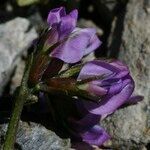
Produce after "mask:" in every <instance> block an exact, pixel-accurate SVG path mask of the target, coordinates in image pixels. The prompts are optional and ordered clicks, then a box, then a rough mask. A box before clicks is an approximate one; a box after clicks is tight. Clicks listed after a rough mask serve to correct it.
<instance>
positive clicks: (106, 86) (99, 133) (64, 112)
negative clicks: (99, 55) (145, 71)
mask: <svg viewBox="0 0 150 150" xmlns="http://www.w3.org/2000/svg"><path fill="white" fill-rule="evenodd" d="M77 16H78V11H77V10H73V11H72V12H70V13H69V14H66V11H65V8H64V7H60V8H56V9H53V10H51V11H50V12H49V15H48V18H47V22H48V29H47V30H46V31H45V32H44V33H43V34H42V36H41V37H40V39H39V40H38V41H37V47H36V52H35V59H34V63H33V66H32V70H31V72H30V78H29V81H30V83H31V85H32V86H33V85H37V84H38V83H39V87H40V90H41V91H42V94H41V92H40V95H42V99H43V97H44V96H45V95H47V97H49V101H50V104H51V107H50V108H49V109H51V110H50V112H52V116H53V121H54V122H55V123H56V124H57V126H58V127H60V128H61V129H62V130H63V131H64V132H65V133H66V134H67V135H69V136H70V137H71V138H72V140H76V141H80V142H85V143H88V144H90V145H97V146H101V145H103V143H104V142H105V141H107V140H108V139H109V138H110V136H109V135H108V133H107V132H106V131H105V130H104V129H103V128H102V127H100V125H99V124H100V123H99V122H100V120H102V119H104V118H106V117H107V116H108V115H110V114H112V113H114V112H115V111H116V110H117V109H119V108H122V107H124V106H127V105H132V104H135V103H137V102H138V101H140V100H142V97H140V96H133V91H134V81H133V79H132V77H131V75H130V72H129V69H128V67H127V66H126V65H124V64H123V63H121V62H120V61H116V60H93V61H90V62H87V63H85V64H79V62H80V61H81V59H82V58H83V57H84V56H85V55H87V54H89V53H91V52H92V51H94V50H95V49H96V48H97V47H98V46H100V44H101V41H100V40H99V39H98V37H97V36H96V31H95V29H92V28H85V29H81V28H77V27H76V23H77ZM64 63H68V64H74V63H77V64H76V65H73V66H72V67H71V68H69V69H66V70H63V71H62V70H61V69H62V67H63V64H64Z"/></svg>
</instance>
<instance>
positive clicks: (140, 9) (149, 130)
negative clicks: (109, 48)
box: [103, 0, 150, 150]
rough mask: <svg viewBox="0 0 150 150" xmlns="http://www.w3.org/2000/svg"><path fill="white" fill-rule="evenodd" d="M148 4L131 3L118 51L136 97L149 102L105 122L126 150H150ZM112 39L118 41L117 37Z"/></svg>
mask: <svg viewBox="0 0 150 150" xmlns="http://www.w3.org/2000/svg"><path fill="white" fill-rule="evenodd" d="M147 2H148V0H147ZM146 4H147V3H146V0H145V2H144V1H143V0H138V1H137V0H129V2H128V4H127V8H126V15H125V20H124V30H123V34H122V38H121V44H120V50H119V49H118V51H119V54H118V56H119V59H120V60H122V61H123V62H125V63H126V64H127V65H128V66H129V68H130V71H131V73H132V75H133V78H134V80H135V85H136V89H135V91H136V94H140V95H143V96H144V97H145V98H144V100H143V101H142V102H140V103H139V104H138V105H135V106H130V107H128V108H125V109H122V110H120V111H118V112H116V113H115V114H114V115H113V116H111V117H109V118H107V119H106V120H105V121H103V126H104V127H105V128H107V129H108V131H109V133H110V134H111V135H112V137H113V138H112V141H113V142H112V143H113V145H114V147H118V148H120V149H124V150H129V149H144V148H146V147H147V149H148V146H149V145H150V67H149V64H150V13H149V12H148V8H149V5H146ZM147 7H148V8H147ZM111 36H112V37H111V39H113V38H117V37H116V35H115V34H112V35H111Z"/></svg>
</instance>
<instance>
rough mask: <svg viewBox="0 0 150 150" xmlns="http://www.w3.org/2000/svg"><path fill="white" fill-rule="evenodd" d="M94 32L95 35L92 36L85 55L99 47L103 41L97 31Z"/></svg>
mask: <svg viewBox="0 0 150 150" xmlns="http://www.w3.org/2000/svg"><path fill="white" fill-rule="evenodd" d="M93 34H95V35H94V36H93V37H91V39H90V42H89V45H88V47H87V48H86V50H85V54H84V55H87V54H89V53H91V52H92V51H93V50H95V49H96V48H98V47H99V46H100V45H101V43H102V42H101V41H100V40H99V38H98V37H97V35H96V33H93Z"/></svg>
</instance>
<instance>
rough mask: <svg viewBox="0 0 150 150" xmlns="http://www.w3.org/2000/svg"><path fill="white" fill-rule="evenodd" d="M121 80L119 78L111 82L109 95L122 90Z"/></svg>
mask: <svg viewBox="0 0 150 150" xmlns="http://www.w3.org/2000/svg"><path fill="white" fill-rule="evenodd" d="M122 84H123V83H122V80H121V79H120V80H119V81H117V82H116V83H114V84H111V86H110V88H109V90H108V94H109V95H115V94H117V93H119V92H120V91H121V90H122Z"/></svg>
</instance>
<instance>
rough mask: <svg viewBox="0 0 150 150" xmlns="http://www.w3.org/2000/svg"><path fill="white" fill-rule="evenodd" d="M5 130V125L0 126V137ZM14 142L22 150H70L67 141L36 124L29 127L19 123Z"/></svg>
mask: <svg viewBox="0 0 150 150" xmlns="http://www.w3.org/2000/svg"><path fill="white" fill-rule="evenodd" d="M6 128H7V125H6V124H5V125H1V126H0V129H1V132H0V136H2V135H4V134H5V132H6ZM16 142H17V145H18V147H20V148H21V149H22V150H71V148H70V140H69V139H61V138H59V137H58V136H57V135H56V134H55V133H54V132H52V131H50V130H48V129H46V128H45V127H43V126H41V125H39V124H36V123H30V125H29V124H28V123H26V122H21V121H20V126H19V130H18V134H17V140H16ZM0 145H1V143H0Z"/></svg>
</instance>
